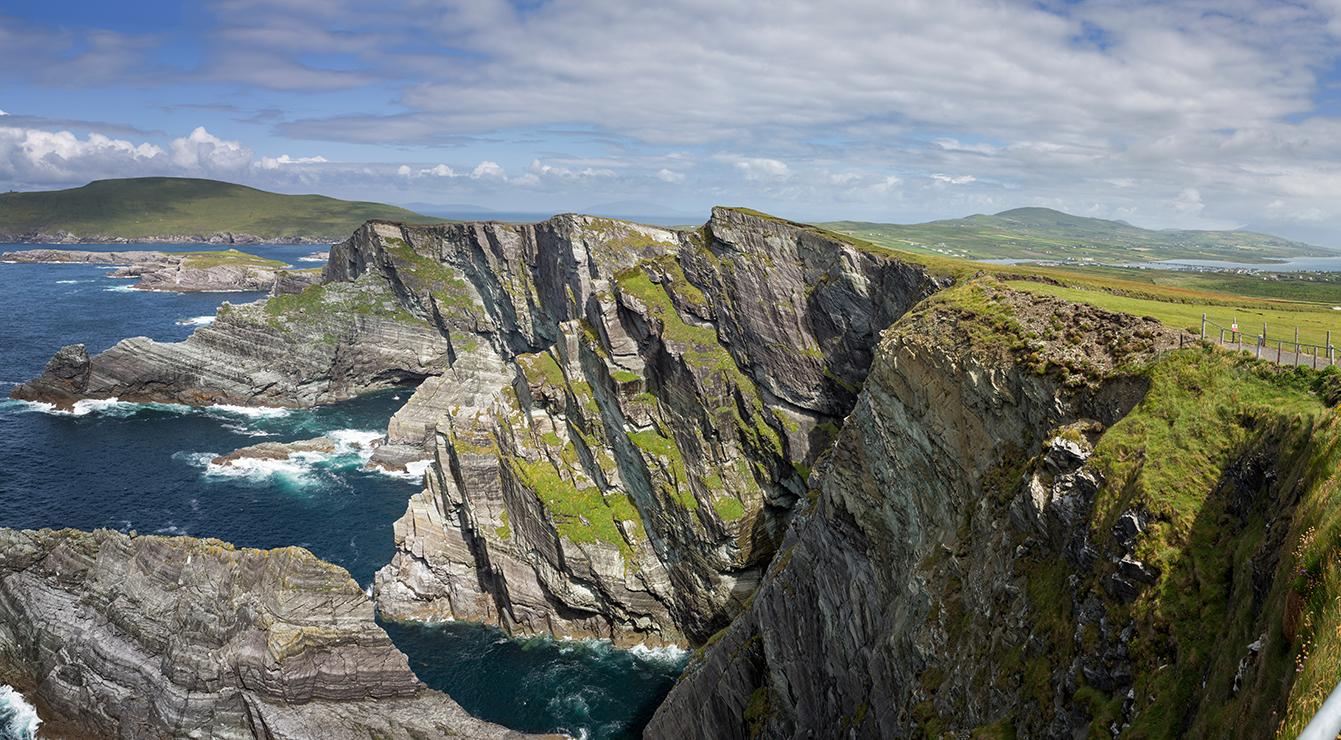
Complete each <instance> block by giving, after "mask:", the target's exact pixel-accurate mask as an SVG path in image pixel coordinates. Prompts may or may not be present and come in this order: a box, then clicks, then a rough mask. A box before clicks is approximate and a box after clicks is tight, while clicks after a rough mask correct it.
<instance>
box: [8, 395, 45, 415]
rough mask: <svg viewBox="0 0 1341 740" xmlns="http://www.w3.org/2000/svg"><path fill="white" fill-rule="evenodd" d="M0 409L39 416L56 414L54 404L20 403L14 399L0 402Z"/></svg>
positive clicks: (43, 402) (40, 402)
mask: <svg viewBox="0 0 1341 740" xmlns="http://www.w3.org/2000/svg"><path fill="white" fill-rule="evenodd" d="M0 408H8V409H13V410H15V411H26V412H30V413H40V414H54V413H56V404H54V403H47V402H46V401H20V400H18V399H16V398H15V399H5V400H4V401H0Z"/></svg>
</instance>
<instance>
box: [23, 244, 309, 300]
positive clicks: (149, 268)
mask: <svg viewBox="0 0 1341 740" xmlns="http://www.w3.org/2000/svg"><path fill="white" fill-rule="evenodd" d="M0 262H14V263H47V264H67V263H78V264H93V265H120V268H119V269H117V270H116V271H114V272H112V273H109V274H108V277H110V278H138V281H137V282H136V283H135V285H134V286H132V287H134V288H137V289H139V290H163V291H172V292H181V293H196V292H247V291H258V290H264V291H269V290H271V289H272V288H275V287H276V286H277V284H278V281H279V280H280V279H281V278H284V283H285V286H286V290H287V291H289V292H292V291H293V286H294V285H296V284H298V283H302V284H310V283H311V282H312V281H311V278H309V277H307V276H303V277H297V276H295V277H289V276H287V275H286V274H285V273H286V272H287V270H286V268H287V267H288V265H286V264H284V263H283V262H279V261H277V260H269V259H264V258H261V257H255V256H253V255H250V254H246V253H245V252H239V251H237V250H232V249H230V250H228V251H226V252H150V251H136V252H82V251H77V250H66V249H31V250H25V251H21V252H5V253H4V254H0Z"/></svg>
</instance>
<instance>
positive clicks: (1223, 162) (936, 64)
mask: <svg viewBox="0 0 1341 740" xmlns="http://www.w3.org/2000/svg"><path fill="white" fill-rule="evenodd" d="M0 111H3V112H4V115H0V189H5V190H33V189H52V188H62V187H71V186H77V185H81V184H84V183H86V182H88V181H90V180H94V179H101V178H110V177H132V176H143V175H175V176H193V177H211V178H218V179H223V180H229V181H233V182H240V183H244V184H248V185H253V186H256V187H261V188H266V189H270V190H276V191H280V192H319V193H325V194H328V195H333V196H337V197H343V198H356V199H364V200H380V201H386V202H392V203H397V204H402V205H403V204H420V205H422V204H433V205H437V206H449V207H451V206H455V207H458V208H459V207H461V206H470V207H479V208H488V209H495V210H501V211H509V212H558V211H584V210H602V209H603V210H607V211H610V210H614V211H622V212H625V213H630V212H632V213H639V214H644V215H663V214H665V215H674V216H679V215H684V216H686V221H688V222H692V221H696V220H702V218H704V217H706V215H707V211H708V208H709V207H710V206H712V205H714V204H725V205H743V206H749V207H753V208H756V209H760V210H765V211H769V212H772V213H775V214H778V215H782V216H787V217H791V218H797V219H803V220H831V219H861V220H874V221H893V222H916V221H926V220H931V219H936V218H951V217H958V216H964V215H968V214H970V213H993V212H997V211H1000V210H1005V209H1008V208H1013V207H1019V206H1047V207H1052V208H1057V209H1061V210H1065V211H1068V212H1071V213H1077V214H1081V215H1090V216H1097V217H1102V218H1117V219H1124V220H1127V221H1129V222H1132V223H1135V224H1137V225H1141V226H1148V227H1158V228H1167V227H1178V228H1254V229H1258V230H1265V231H1270V232H1273V233H1278V234H1281V235H1284V236H1289V237H1294V238H1299V239H1305V240H1308V241H1313V242H1316V243H1321V244H1326V245H1329V246H1341V0H1299V1H1298V2H1285V1H1284V0H1214V1H1206V2H1202V1H1200V0H1195V1H1188V2H1169V3H1163V2H1143V1H1142V0H1075V1H1064V0H1036V1H1034V2H1024V1H1020V2H1013V1H1011V0H993V1H986V0H873V1H867V0H826V1H825V2H813V1H811V0H806V1H803V2H793V1H792V0H767V1H760V2H754V1H746V0H663V1H662V2H658V3H636V2H628V1H627V0H464V1H460V2H458V1H456V0H388V1H387V2H377V3H372V2H352V1H350V0H265V1H264V2H262V1H261V0H201V1H200V2H194V3H172V2H162V1H159V0H137V1H136V2H133V3H110V2H106V0H92V1H87V2H60V1H59V0H3V2H0ZM1334 234H1335V236H1334Z"/></svg>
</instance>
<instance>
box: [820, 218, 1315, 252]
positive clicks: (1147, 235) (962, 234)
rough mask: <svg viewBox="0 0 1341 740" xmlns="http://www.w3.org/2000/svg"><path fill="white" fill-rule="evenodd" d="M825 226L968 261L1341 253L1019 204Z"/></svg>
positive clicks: (1285, 241)
mask: <svg viewBox="0 0 1341 740" xmlns="http://www.w3.org/2000/svg"><path fill="white" fill-rule="evenodd" d="M821 225H822V226H824V227H825V228H828V229H831V230H833V231H837V232H840V233H843V234H848V235H851V236H857V237H861V238H862V239H866V240H868V241H871V242H875V243H876V244H881V245H884V246H888V247H894V248H896V249H911V250H914V251H922V252H935V253H939V254H944V255H947V256H952V257H963V258H967V259H1045V260H1076V261H1083V260H1093V261H1098V262H1141V261H1155V260H1165V259H1214V260H1231V261H1236V262H1269V261H1272V260H1279V259H1288V258H1292V257H1337V256H1341V252H1336V251H1332V250H1329V249H1324V248H1322V247H1317V246H1314V245H1312V244H1304V243H1302V242H1295V241H1290V240H1288V239H1282V238H1280V237H1276V236H1270V235H1268V234H1258V233H1254V232H1251V231H1181V230H1174V229H1164V230H1159V231H1154V230H1150V229H1142V228H1138V227H1136V226H1132V225H1131V224H1128V223H1125V222H1122V221H1108V220H1105V219H1100V218H1086V217H1083V216H1072V215H1070V214H1068V213H1062V212H1061V211H1054V210H1052V209H1050V208H1016V209H1014V210H1010V211H1002V212H1001V213H998V214H996V215H994V216H984V215H974V216H969V217H967V218H958V219H950V220H945V221H930V222H927V223H923V224H882V223H869V222H864V221H833V222H830V223H826V224H821Z"/></svg>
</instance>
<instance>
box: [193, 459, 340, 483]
mask: <svg viewBox="0 0 1341 740" xmlns="http://www.w3.org/2000/svg"><path fill="white" fill-rule="evenodd" d="M213 458H214V456H213V455H210V459H213ZM315 458H325V455H320V454H316V453H298V454H295V455H293V456H291V457H289V458H288V459H287V460H258V459H256V458H249V457H244V458H241V459H238V460H233V461H232V462H229V463H228V464H226V465H215V464H213V463H211V462H209V461H206V463H205V475H206V477H217V478H243V479H246V480H250V481H257V482H259V481H266V480H270V479H272V478H283V479H285V480H288V481H289V482H291V483H295V484H297V485H307V484H309V483H312V482H314V478H313V472H314V470H313V467H314V464H315V462H316V461H317V460H316V459H315Z"/></svg>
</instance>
